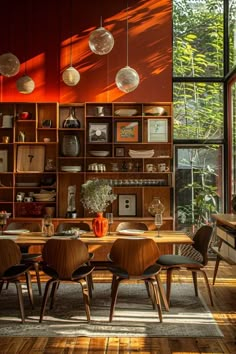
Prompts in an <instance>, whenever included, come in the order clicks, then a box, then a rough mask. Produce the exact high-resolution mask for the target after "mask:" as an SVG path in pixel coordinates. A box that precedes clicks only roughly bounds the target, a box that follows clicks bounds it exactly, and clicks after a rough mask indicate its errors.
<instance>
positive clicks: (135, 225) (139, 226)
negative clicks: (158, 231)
mask: <svg viewBox="0 0 236 354" xmlns="http://www.w3.org/2000/svg"><path fill="white" fill-rule="evenodd" d="M126 229H134V230H145V231H146V230H148V227H147V225H146V224H144V222H121V223H119V224H118V226H117V228H116V231H121V230H126Z"/></svg>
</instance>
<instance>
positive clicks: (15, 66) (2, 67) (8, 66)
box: [0, 53, 20, 77]
mask: <svg viewBox="0 0 236 354" xmlns="http://www.w3.org/2000/svg"><path fill="white" fill-rule="evenodd" d="M19 70H20V61H19V59H18V58H17V57H16V56H15V55H14V54H12V53H4V54H2V55H0V74H2V75H3V76H7V77H11V76H14V75H16V74H18V72H19Z"/></svg>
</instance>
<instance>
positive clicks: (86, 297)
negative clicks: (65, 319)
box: [78, 279, 90, 322]
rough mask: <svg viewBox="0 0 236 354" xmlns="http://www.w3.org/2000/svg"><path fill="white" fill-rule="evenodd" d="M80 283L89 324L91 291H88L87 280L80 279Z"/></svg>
mask: <svg viewBox="0 0 236 354" xmlns="http://www.w3.org/2000/svg"><path fill="white" fill-rule="evenodd" d="M78 283H80V285H81V288H82V293H83V299H84V306H85V312H86V316H87V321H88V322H89V321H90V299H89V289H88V284H87V280H86V279H80V280H78Z"/></svg>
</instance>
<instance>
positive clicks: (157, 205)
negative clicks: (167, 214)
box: [148, 197, 165, 216]
mask: <svg viewBox="0 0 236 354" xmlns="http://www.w3.org/2000/svg"><path fill="white" fill-rule="evenodd" d="M164 210H165V206H164V205H163V204H162V202H161V200H160V198H159V197H154V198H153V199H152V201H151V203H150V204H149V206H148V212H149V213H150V214H151V215H152V216H155V214H162V213H163V212H164Z"/></svg>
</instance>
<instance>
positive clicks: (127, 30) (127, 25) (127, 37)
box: [126, 1, 129, 66]
mask: <svg viewBox="0 0 236 354" xmlns="http://www.w3.org/2000/svg"><path fill="white" fill-rule="evenodd" d="M128 17H129V10H128V1H127V5H126V56H127V57H126V60H127V66H129V20H128Z"/></svg>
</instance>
